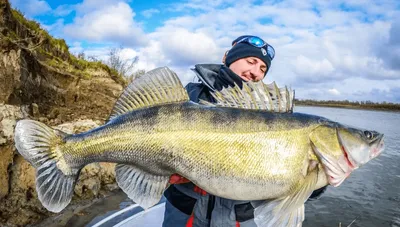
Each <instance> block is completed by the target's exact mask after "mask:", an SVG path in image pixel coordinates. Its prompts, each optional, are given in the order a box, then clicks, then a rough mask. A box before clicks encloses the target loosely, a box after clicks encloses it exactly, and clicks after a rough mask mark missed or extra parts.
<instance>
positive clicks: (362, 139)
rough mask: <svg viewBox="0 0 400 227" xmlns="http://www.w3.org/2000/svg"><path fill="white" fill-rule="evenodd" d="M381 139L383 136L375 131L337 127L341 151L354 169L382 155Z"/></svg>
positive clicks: (382, 145) (383, 147)
mask: <svg viewBox="0 0 400 227" xmlns="http://www.w3.org/2000/svg"><path fill="white" fill-rule="evenodd" d="M383 137H384V135H383V134H382V133H379V132H377V131H372V130H365V129H359V128H353V127H349V126H345V125H340V126H339V127H337V138H338V140H339V143H340V146H341V149H342V150H343V152H344V153H345V154H346V155H347V158H348V160H349V162H351V164H352V165H353V166H354V168H355V169H357V168H358V167H360V166H362V165H364V164H365V163H367V162H368V161H370V160H371V159H373V158H375V157H377V156H378V155H380V154H381V153H382V151H383V150H384V149H385V145H384V139H383Z"/></svg>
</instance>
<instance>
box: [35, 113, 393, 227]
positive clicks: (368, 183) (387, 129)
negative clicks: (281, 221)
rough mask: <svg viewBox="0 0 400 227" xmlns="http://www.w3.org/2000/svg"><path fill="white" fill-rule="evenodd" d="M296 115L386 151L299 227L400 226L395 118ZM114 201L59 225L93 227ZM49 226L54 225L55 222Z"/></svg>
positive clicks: (121, 203) (313, 204) (122, 203)
mask: <svg viewBox="0 0 400 227" xmlns="http://www.w3.org/2000/svg"><path fill="white" fill-rule="evenodd" d="M295 112H302V113H308V114H313V115H319V116H323V117H326V118H328V119H331V120H334V121H337V122H340V123H342V124H347V125H351V126H355V127H360V128H365V129H370V130H375V131H378V132H380V133H384V134H385V151H384V152H383V153H382V154H381V155H380V156H379V157H377V158H375V159H374V160H372V161H370V162H368V163H367V164H366V165H365V166H363V167H361V168H359V169H357V170H355V171H354V172H353V173H352V174H351V175H350V177H349V178H347V179H346V180H345V181H344V182H343V183H342V184H341V185H340V186H339V187H337V188H334V187H332V186H328V189H327V190H326V192H325V193H324V194H323V195H322V196H321V197H320V198H319V199H318V200H314V201H308V202H307V203H306V218H305V221H304V222H303V226H304V227H324V226H326V227H338V226H342V227H347V226H349V225H350V224H351V227H381V226H382V227H383V226H387V227H395V226H396V227H397V226H399V227H400V113H398V112H397V113H396V112H383V111H371V110H353V109H341V108H327V107H303V106H299V107H295ZM114 197H115V198H114ZM114 197H110V198H108V199H107V203H104V202H102V203H99V205H95V206H91V207H90V208H89V209H88V210H90V211H88V214H87V215H83V216H80V215H75V216H74V217H73V218H69V220H66V221H64V223H68V224H67V225H66V226H92V225H93V224H95V223H96V222H98V221H99V220H101V219H102V218H104V217H105V216H108V215H110V214H112V213H115V212H116V211H118V210H121V209H122V208H124V207H126V206H129V205H130V204H132V201H131V200H129V199H127V198H126V196H125V195H124V194H123V192H120V193H118V194H117V195H116V196H114ZM96 206H97V208H96ZM116 207H119V209H118V208H117V209H116ZM89 213H90V215H89ZM132 215H133V214H132V213H130V214H128V213H127V214H125V215H123V216H122V217H120V218H118V219H119V220H114V221H116V223H118V221H121V220H122V219H124V218H127V217H129V216H132ZM52 223H53V225H54V224H55V222H54V220H53V221H52ZM114 223H115V222H114ZM41 226H42V225H41ZM47 226H48V225H47ZM62 226H64V225H62ZM103 226H110V225H103Z"/></svg>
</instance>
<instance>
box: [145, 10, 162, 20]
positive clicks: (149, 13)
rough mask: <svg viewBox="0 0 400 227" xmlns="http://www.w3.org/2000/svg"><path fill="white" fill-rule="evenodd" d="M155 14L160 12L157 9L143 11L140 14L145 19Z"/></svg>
mask: <svg viewBox="0 0 400 227" xmlns="http://www.w3.org/2000/svg"><path fill="white" fill-rule="evenodd" d="M156 13H160V10H158V9H148V10H144V11H142V12H141V14H142V15H143V16H144V17H146V18H150V17H152V16H153V15H154V14H156Z"/></svg>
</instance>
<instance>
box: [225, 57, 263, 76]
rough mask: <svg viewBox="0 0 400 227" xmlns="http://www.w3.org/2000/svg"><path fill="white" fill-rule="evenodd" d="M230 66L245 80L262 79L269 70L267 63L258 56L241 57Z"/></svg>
mask: <svg viewBox="0 0 400 227" xmlns="http://www.w3.org/2000/svg"><path fill="white" fill-rule="evenodd" d="M229 68H230V69H231V70H232V71H233V72H234V73H236V74H237V75H238V76H240V77H241V78H242V79H243V80H244V81H260V80H262V79H263V78H264V75H265V72H266V71H267V66H266V65H265V63H264V62H263V61H261V60H260V59H259V58H256V57H247V58H241V59H239V60H237V61H235V62H233V63H232V64H231V65H230V66H229Z"/></svg>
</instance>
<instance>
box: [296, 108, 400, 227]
mask: <svg viewBox="0 0 400 227" xmlns="http://www.w3.org/2000/svg"><path fill="white" fill-rule="evenodd" d="M295 112H301V113H308V114H314V115H319V116H324V117H326V118H329V119H331V120H334V121H337V122H340V123H343V124H348V125H351V126H355V127H361V128H365V129H370V130H375V131H378V132H380V133H384V134H385V151H384V152H383V153H382V154H381V155H380V156H379V157H377V158H375V159H374V160H372V161H370V162H368V163H367V164H366V165H365V166H362V167H361V168H359V169H357V170H355V171H354V172H353V173H352V174H351V175H350V177H349V178H348V179H346V180H345V181H344V182H343V184H342V185H340V186H339V187H337V188H334V187H332V186H328V189H327V190H326V192H325V193H324V194H323V195H322V196H321V198H319V199H318V200H315V201H309V202H307V203H306V219H305V221H304V223H303V226H310V227H311V226H320V227H323V226H339V225H340V224H341V226H348V225H350V223H352V222H353V221H354V222H353V223H352V224H351V226H352V227H358V226H359V227H369V226H371V227H380V226H389V227H392V226H400V113H395V112H383V111H371V110H353V109H341V108H325V107H303V106H301V107H296V108H295Z"/></svg>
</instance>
